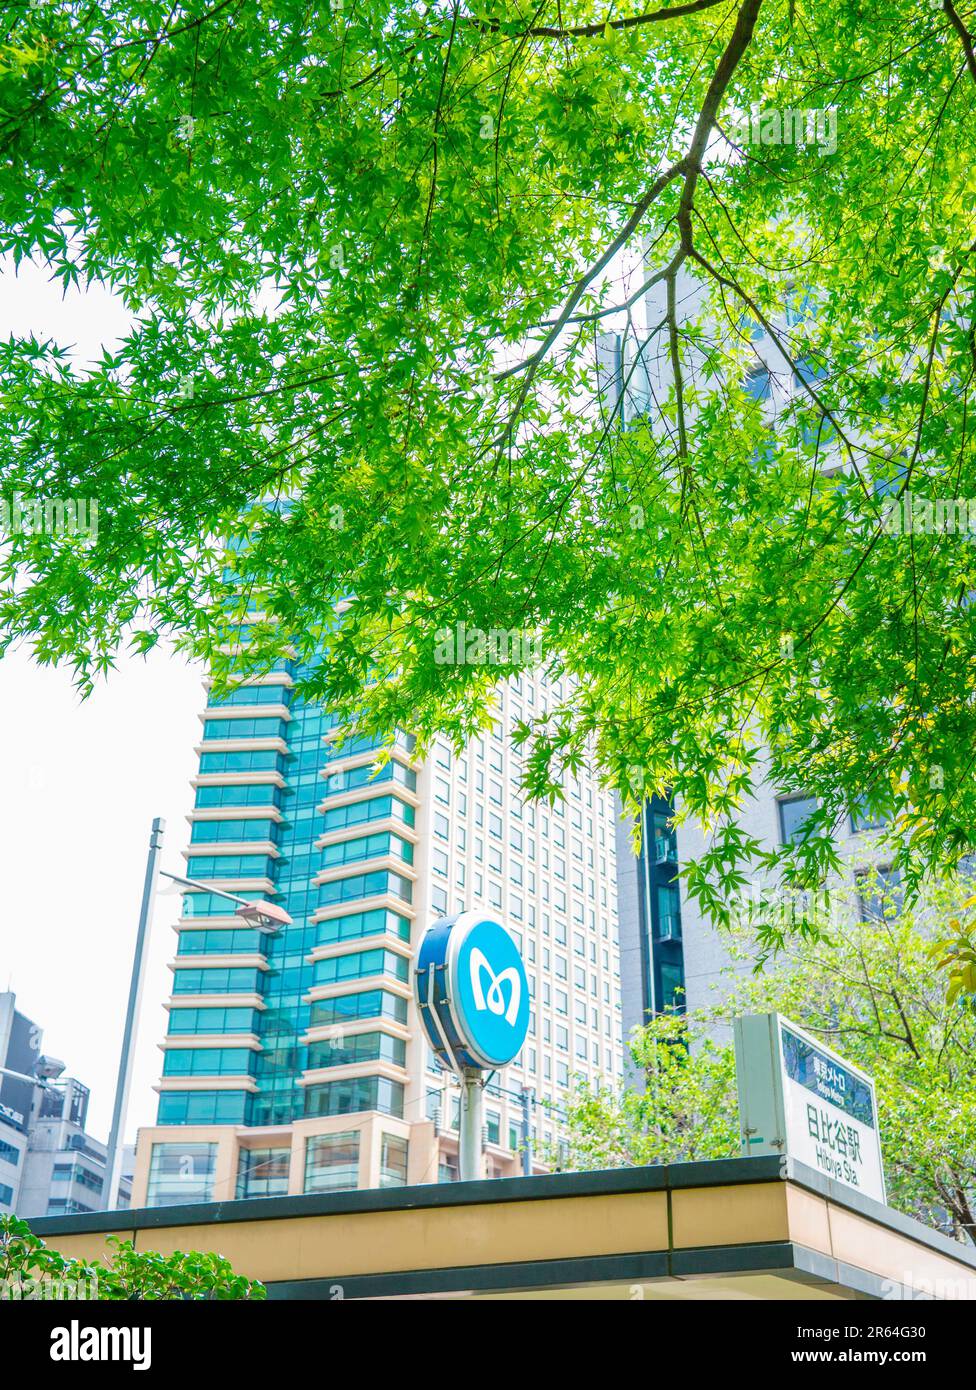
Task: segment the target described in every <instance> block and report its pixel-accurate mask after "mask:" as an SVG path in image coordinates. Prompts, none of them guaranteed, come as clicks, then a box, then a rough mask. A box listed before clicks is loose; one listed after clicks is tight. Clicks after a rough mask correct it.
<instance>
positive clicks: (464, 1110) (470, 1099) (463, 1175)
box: [458, 1067, 484, 1182]
mask: <svg viewBox="0 0 976 1390" xmlns="http://www.w3.org/2000/svg"><path fill="white" fill-rule="evenodd" d="M481 1101H482V1095H481V1072H480V1071H477V1070H475V1069H473V1068H471V1067H465V1068H464V1070H463V1071H462V1073H461V1128H460V1131H459V1136H458V1141H459V1150H460V1151H459V1154H458V1170H459V1177H460V1179H461V1182H477V1181H478V1180H479V1179H480V1178H482V1177H483V1176H484V1174H483V1173H482V1171H481V1157H482V1155H481V1125H482V1119H481Z"/></svg>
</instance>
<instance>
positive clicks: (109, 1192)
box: [104, 816, 166, 1211]
mask: <svg viewBox="0 0 976 1390" xmlns="http://www.w3.org/2000/svg"><path fill="white" fill-rule="evenodd" d="M165 829H166V822H165V821H164V820H163V819H162V818H161V817H160V816H157V817H156V819H155V820H154V821H153V823H152V833H151V835H150V836H149V854H148V857H147V859H146V878H145V881H144V883H143V888H142V910H141V911H140V913H139V930H138V932H137V933H136V949H135V955H134V956H133V958H132V978H131V980H130V981H129V1004H128V1008H127V1009H126V1014H125V1031H124V1032H123V1034H122V1054H121V1056H120V1057H119V1075H118V1080H117V1081H116V1083H115V1106H114V1108H113V1110H112V1129H111V1132H110V1134H109V1136H108V1153H107V1155H106V1168H107V1170H108V1171H107V1173H106V1181H105V1194H104V1195H105V1202H104V1210H105V1211H114V1210H115V1208H116V1206H117V1205H118V1194H119V1179H120V1178H121V1176H122V1142H123V1138H124V1135H123V1130H124V1128H125V1115H126V1111H127V1109H128V1107H129V1086H130V1084H131V1082H132V1061H133V1052H132V1044H133V1042H134V1041H135V1035H136V1024H137V1022H138V1019H139V1004H140V1001H141V999H142V984H143V980H144V978H145V974H146V941H147V939H148V937H149V929H150V926H151V925H152V913H153V903H154V901H155V897H156V872H157V864H158V862H159V853H160V850H161V849H162V845H163V831H164V830H165Z"/></svg>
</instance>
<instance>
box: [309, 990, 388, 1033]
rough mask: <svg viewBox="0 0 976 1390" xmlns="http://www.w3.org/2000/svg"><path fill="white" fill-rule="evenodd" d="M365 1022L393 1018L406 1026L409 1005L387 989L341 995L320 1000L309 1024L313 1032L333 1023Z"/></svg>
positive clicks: (313, 1007) (314, 1008)
mask: <svg viewBox="0 0 976 1390" xmlns="http://www.w3.org/2000/svg"><path fill="white" fill-rule="evenodd" d="M364 1018H391V1019H393V1020H394V1022H396V1023H406V1021H407V1001H406V1000H405V999H401V998H400V996H399V995H398V994H390V993H389V992H388V991H387V990H385V989H366V990H361V991H360V992H359V993H358V994H338V995H336V996H335V998H333V999H319V1000H317V1001H316V1002H315V1003H314V1004H313V1005H312V1011H311V1018H310V1020H309V1022H310V1026H311V1027H313V1028H324V1027H328V1026H329V1025H330V1024H333V1023H348V1022H351V1021H353V1020H355V1019H364Z"/></svg>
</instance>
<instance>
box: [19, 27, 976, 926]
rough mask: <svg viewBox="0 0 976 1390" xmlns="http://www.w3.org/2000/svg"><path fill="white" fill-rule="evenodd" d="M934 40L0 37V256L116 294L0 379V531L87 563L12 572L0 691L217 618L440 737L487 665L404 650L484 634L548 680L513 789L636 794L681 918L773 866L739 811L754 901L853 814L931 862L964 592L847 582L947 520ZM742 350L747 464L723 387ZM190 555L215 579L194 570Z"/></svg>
mask: <svg viewBox="0 0 976 1390" xmlns="http://www.w3.org/2000/svg"><path fill="white" fill-rule="evenodd" d="M973 22H974V11H973V9H972V7H971V6H970V7H967V6H966V5H964V4H961V3H960V4H958V5H955V4H953V3H952V0H945V3H942V4H923V3H919V0H881V3H872V4H867V3H864V2H863V0H835V3H831V4H830V5H824V4H814V3H811V0H741V3H737V0H694V2H693V3H688V4H678V5H673V6H671V7H669V8H663V9H657V10H650V11H643V10H642V9H641V8H640V6H639V4H635V0H622V3H621V4H618V5H614V6H611V5H609V4H605V3H603V0H562V2H561V3H548V0H540V3H539V4H538V5H537V6H535V7H532V6H525V7H523V6H522V5H520V4H519V3H517V0H438V2H437V3H430V4H423V3H418V0H344V2H343V0H333V3H332V5H331V7H330V5H328V4H326V3H315V2H314V0H313V3H308V0H215V2H214V3H209V0H183V3H177V4H175V5H174V4H171V3H170V0H111V3H108V0H101V3H95V4H92V3H89V0H61V2H60V3H56V4H55V3H35V0H9V3H7V4H6V5H5V6H4V7H3V13H2V17H0V26H2V28H3V30H4V32H3V35H2V38H0V148H2V153H3V166H2V175H0V178H2V182H0V252H3V253H6V255H7V258H8V260H7V264H8V266H9V265H14V264H17V263H20V262H21V261H23V260H24V259H25V258H31V257H33V258H34V259H35V260H38V261H40V262H42V263H43V262H46V263H47V265H48V266H49V267H50V268H51V272H52V273H53V274H54V275H55V276H56V277H59V278H60V279H61V280H63V281H64V283H65V284H66V285H69V284H71V283H73V282H75V281H78V282H79V283H84V282H86V281H90V280H94V281H100V282H102V283H104V284H105V285H107V286H110V287H111V288H112V289H113V290H114V291H115V292H116V293H117V294H118V295H120V296H122V297H123V298H124V301H125V303H126V305H127V306H128V308H129V310H130V311H131V314H132V319H133V327H132V331H131V334H130V336H129V337H128V338H127V339H126V341H125V342H124V343H122V344H121V345H120V346H119V347H118V348H115V349H112V350H111V351H106V354H105V356H104V357H103V359H102V360H101V361H100V362H98V363H97V364H95V365H94V366H93V367H92V368H91V369H90V370H86V369H84V368H82V367H79V366H78V365H76V364H73V363H72V361H71V360H70V359H69V357H68V356H66V355H65V353H64V352H63V351H62V350H61V348H59V347H58V346H57V345H56V344H53V343H50V342H40V341H35V340H31V339H20V340H16V339H15V340H12V341H10V342H8V343H6V344H5V345H2V346H0V410H2V417H3V426H4V428H3V444H2V446H0V447H2V450H3V453H2V479H3V494H4V496H5V497H7V498H12V497H13V496H14V495H15V494H18V495H20V496H22V497H24V498H27V499H32V498H33V499H36V498H61V499H65V498H73V497H85V498H94V499H96V500H97V502H98V507H99V532H98V539H97V542H95V543H94V544H90V543H89V540H88V539H87V538H85V537H82V536H79V535H74V536H72V535H69V534H52V533H51V531H50V530H41V531H35V532H32V533H27V532H17V533H15V534H13V535H12V536H11V537H10V540H9V544H8V545H7V546H5V547H4V548H3V550H2V552H0V644H2V643H9V642H11V641H14V640H17V639H18V638H21V637H27V638H28V639H30V640H31V641H33V642H34V643H35V644H36V650H37V652H38V654H39V656H40V658H41V659H42V660H54V659H67V660H69V661H72V662H74V663H75V665H76V668H77V671H78V674H79V679H80V681H81V684H82V685H83V686H85V685H86V684H87V683H88V682H90V680H91V679H93V678H94V677H95V676H96V675H97V674H98V673H99V672H100V671H102V670H104V669H106V668H107V667H108V666H109V665H110V663H111V660H112V657H113V654H114V653H115V652H116V651H118V649H119V647H120V646H121V645H124V644H126V643H130V642H131V643H134V645H135V646H136V648H137V649H142V650H144V649H147V648H149V647H150V646H152V645H153V644H154V643H155V642H157V641H158V640H159V639H160V637H161V635H162V634H163V633H165V632H167V631H175V633H176V634H177V635H178V636H179V637H180V639H181V640H182V641H183V642H184V643H185V644H186V645H187V646H188V647H189V648H191V649H192V650H194V651H195V652H197V653H199V654H202V655H204V656H207V657H208V658H211V659H217V660H218V663H219V652H218V650H217V649H218V647H220V646H221V645H222V644H223V643H224V642H225V641H226V639H227V638H228V637H232V636H233V635H234V634H235V631H236V624H237V620H238V619H239V618H240V617H241V616H243V607H242V604H243V601H242V600H240V598H239V593H240V589H239V587H238V586H241V585H242V587H243V592H244V594H245V595H246V602H247V605H248V611H249V612H250V613H251V615H252V616H253V615H255V614H264V615H266V616H267V621H266V622H258V623H256V624H255V625H254V627H253V631H252V635H251V646H252V653H253V658H254V660H255V661H265V660H270V659H271V657H272V656H273V655H274V654H275V653H276V652H277V651H278V650H279V649H280V644H281V641H282V633H283V632H285V631H286V632H287V633H288V634H289V636H290V638H291V639H292V640H293V642H294V644H295V646H296V647H297V649H298V650H299V653H300V654H305V655H309V654H311V653H314V652H315V651H316V650H319V649H320V647H321V644H322V643H323V641H324V640H325V638H326V636H327V634H329V633H330V631H332V629H333V628H335V631H334V634H333V636H332V637H331V638H330V639H329V640H330V655H329V659H328V661H327V662H325V663H323V664H322V666H321V667H320V671H319V675H318V677H317V678H316V681H315V683H314V686H312V687H310V688H309V689H310V691H313V692H317V693H320V694H322V695H323V696H326V697H327V698H328V699H330V700H333V701H336V702H337V703H338V704H339V706H340V708H342V709H344V710H345V712H346V713H347V714H349V715H350V716H355V717H356V718H357V719H358V720H359V721H360V723H362V724H363V725H366V726H371V727H374V728H378V729H384V730H386V729H389V728H391V727H393V726H395V725H401V726H404V725H405V726H409V727H410V728H412V729H413V730H414V731H415V732H417V733H418V734H419V735H421V737H424V736H427V735H429V734H430V732H431V731H432V730H433V729H435V728H442V729H446V730H448V731H450V732H451V733H453V734H454V735H456V736H457V737H458V738H460V737H462V736H463V735H464V734H465V733H466V732H468V731H470V729H471V728H472V727H473V726H474V725H475V724H477V723H478V722H479V721H481V720H483V719H484V717H485V704H486V700H487V696H488V692H489V691H490V688H491V686H492V684H493V682H494V681H495V680H496V679H497V677H498V676H499V675H500V674H504V673H507V672H508V671H509V670H511V669H513V665H512V664H511V663H510V664H508V665H505V666H503V667H501V668H500V667H497V666H494V667H492V666H486V665H483V664H465V663H455V664H439V663H438V662H437V661H436V660H435V651H436V647H437V634H438V631H439V630H440V629H442V628H444V627H447V628H450V629H454V627H455V625H456V624H457V623H461V622H463V623H465V624H467V625H468V626H469V627H471V628H476V629H480V630H483V631H488V630H490V629H502V630H505V631H508V632H520V631H523V630H525V631H527V632H531V633H533V634H536V635H537V636H538V638H539V639H540V641H541V646H542V652H543V658H544V661H545V662H546V663H547V664H548V665H549V666H550V667H551V668H552V670H553V671H554V672H565V673H567V674H568V675H570V676H571V677H572V678H573V680H572V681H571V682H567V686H566V687H565V688H564V698H563V701H562V703H561V704H560V706H559V707H558V708H556V709H553V710H550V711H548V713H547V717H546V718H545V719H544V720H543V721H542V722H540V723H538V724H536V725H535V726H534V727H533V728H531V729H526V730H525V731H524V732H525V736H526V737H527V738H528V739H529V740H530V742H531V745H532V748H533V761H532V773H531V789H532V790H533V791H535V792H538V793H541V794H548V793H550V792H552V791H553V789H554V788H555V786H556V784H557V782H558V780H559V775H560V772H561V769H562V768H563V767H564V766H566V765H567V764H568V765H569V766H573V765H574V764H577V763H578V762H579V761H580V760H581V759H583V758H587V757H591V756H596V757H597V758H598V760H599V762H600V765H601V766H602V767H603V768H604V769H605V770H606V772H607V775H608V776H609V777H610V778H611V779H612V781H613V782H614V783H615V784H616V785H617V786H619V787H620V788H621V790H622V791H623V792H624V795H625V798H627V799H629V800H630V801H631V804H633V800H634V799H635V798H639V797H640V796H641V795H642V794H643V793H644V792H645V791H647V790H648V789H649V788H652V787H655V788H659V789H660V788H664V787H670V788H673V789H674V792H675V795H676V796H677V798H678V802H679V806H680V810H681V814H683V815H698V816H702V817H703V818H705V819H706V820H707V822H708V824H709V826H710V827H711V828H712V829H713V830H714V837H713V839H712V841H711V845H710V849H709V852H708V854H707V856H706V858H705V859H704V860H703V861H702V862H701V864H700V865H699V866H698V868H697V869H696V870H694V871H693V873H692V876H691V879H690V888H691V891H692V892H693V893H694V894H696V895H697V896H698V897H699V898H701V900H702V901H703V903H704V904H705V905H706V906H708V907H709V908H714V909H715V910H720V909H721V905H722V902H723V900H724V898H725V896H726V895H727V894H730V893H734V892H735V890H736V887H737V884H738V883H739V882H740V881H741V875H742V874H744V873H746V872H748V871H749V870H750V868H755V867H758V866H762V865H763V864H768V863H769V854H768V852H767V851H766V850H764V849H763V847H762V846H761V845H760V844H759V843H758V842H756V841H754V840H753V839H751V838H750V837H749V836H748V835H746V834H745V833H743V832H742V830H741V829H739V828H737V827H736V824H735V821H734V812H735V810H736V808H737V806H738V805H739V803H740V801H741V798H742V797H743V795H744V794H746V792H747V790H748V788H749V786H750V785H752V784H754V783H755V781H756V780H757V779H758V778H760V777H761V776H764V775H767V774H768V776H769V777H770V778H771V779H772V780H773V782H774V783H775V784H776V785H777V786H779V787H781V788H783V789H793V788H798V787H803V788H805V789H807V790H809V791H810V792H813V793H816V794H817V795H818V796H819V797H820V801H821V810H820V813H819V818H818V820H817V822H816V823H815V824H814V825H813V826H812V827H811V829H812V831H813V832H814V833H812V834H811V835H810V836H809V837H808V838H807V839H806V840H805V841H804V842H803V844H801V845H800V846H799V847H793V849H791V850H790V851H789V852H788V855H789V861H790V862H789V863H786V864H785V865H783V867H784V869H785V871H786V873H787V876H788V877H792V878H793V879H794V880H797V881H800V880H803V881H806V882H817V881H819V880H820V879H821V878H822V877H823V875H824V874H825V872H826V871H827V870H828V869H829V867H830V865H831V863H832V860H833V856H834V850H833V847H832V840H831V830H832V827H833V825H834V824H835V822H836V821H837V820H838V818H839V817H841V816H843V815H844V814H846V812H847V810H848V808H849V807H850V805H851V804H852V803H853V802H854V801H856V800H858V799H861V798H865V799H866V800H867V801H868V803H869V804H870V805H871V807H872V808H873V809H875V810H878V811H880V812H884V813H885V814H887V815H889V816H890V817H891V818H892V819H893V820H894V821H895V823H896V827H897V830H898V832H899V845H900V847H901V853H902V855H903V857H904V859H905V863H904V864H903V867H904V868H905V869H906V870H909V871H910V872H921V871H922V870H923V869H925V868H926V867H930V866H932V865H943V864H946V863H948V862H950V861H952V860H954V859H955V857H956V856H957V855H958V854H959V853H960V852H962V851H964V850H966V849H971V848H972V847H973V845H974V840H976V778H974V765H976V705H974V701H973V697H972V689H973V679H974V659H976V625H974V620H973V609H972V607H971V606H970V605H969V595H970V594H971V592H972V591H973V590H974V589H976V551H974V549H973V547H972V545H971V544H970V543H969V539H968V533H967V534H965V535H962V534H957V533H955V532H951V531H947V530H946V529H945V528H944V527H941V528H939V527H937V528H936V529H935V530H929V531H924V530H919V532H918V533H915V532H913V533H911V534H901V535H893V534H890V528H886V526H885V518H884V513H883V510H882V498H881V497H880V496H879V495H878V492H877V488H878V487H879V486H880V487H885V488H888V489H890V490H893V491H894V493H895V494H896V495H898V496H901V495H902V494H906V495H908V496H909V497H910V496H917V497H923V498H929V499H945V498H962V499H967V498H970V497H973V498H976V455H974V449H973V426H972V416H973V407H972V402H971V399H970V398H971V395H972V392H973V381H974V371H976V346H974V336H973V294H974V289H976V280H974V265H973V253H974V244H976V212H974V192H976V123H974V121H973V119H972V114H973V103H974V98H976V54H974V49H973V40H972V37H971V33H972V25H973ZM753 110H755V111H756V112H758V113H762V112H766V111H769V110H774V111H779V112H782V111H791V110H799V111H804V112H806V111H810V112H818V111H819V112H820V113H821V114H823V113H825V112H827V111H831V112H834V117H833V119H835V121H836V148H834V149H831V148H830V146H831V145H832V144H833V141H826V142H821V144H820V145H812V144H810V143H809V142H806V143H805V142H802V141H799V140H794V141H793V142H792V143H781V144H769V143H761V142H756V141H755V140H754V139H752V138H751V137H750V138H746V135H745V134H744V131H745V130H746V127H745V126H743V124H742V117H743V115H745V114H747V113H750V112H752V111H753ZM618 253H619V255H618ZM624 253H627V254H629V255H630V256H631V259H632V261H633V258H634V257H635V256H637V255H638V253H640V255H642V257H643V261H642V264H641V266H640V271H639V273H638V274H637V275H636V277H635V279H634V280H633V281H632V282H631V283H630V285H629V287H628V289H627V290H626V291H621V290H620V287H619V284H618V283H617V282H616V281H615V280H612V278H610V279H608V276H609V275H610V272H611V271H615V267H616V266H617V265H618V264H619V263H620V256H622V255H623V254H624ZM652 282H653V286H654V288H655V289H656V291H657V292H659V293H660V294H661V295H662V296H663V303H664V306H665V311H664V313H663V315H662V317H661V321H660V323H659V324H657V325H656V326H651V331H650V340H649V341H648V343H647V344H646V346H645V349H644V351H645V354H646V356H647V358H648V360H651V359H653V361H654V362H655V363H658V364H661V365H662V369H663V370H666V374H667V375H666V382H667V384H666V385H665V386H664V387H662V388H661V389H660V391H659V392H658V393H657V394H656V395H655V397H654V399H653V401H652V403H651V406H650V408H649V410H648V411H647V412H646V414H645V415H644V417H643V419H642V421H641V422H639V423H638V424H637V425H636V426H635V427H634V428H631V429H629V430H626V431H621V430H620V429H619V428H618V427H617V424H616V423H615V421H614V420H613V419H608V418H606V413H605V410H604V406H605V401H604V399H603V398H602V397H601V396H600V393H599V391H598V386H597V381H596V379H595V372H594V366H593V362H594V349H595V340H596V336H597V334H598V333H599V331H600V330H601V328H603V327H604V326H606V325H608V324H610V325H614V326H616V328H617V329H618V330H620V329H622V328H623V327H626V329H627V332H628V333H629V334H630V336H631V357H633V352H634V338H633V334H634V332H635V331H636V330H635V329H634V324H633V322H632V318H631V315H632V313H633V312H635V311H636V307H637V306H638V301H639V299H640V297H641V295H640V292H641V291H642V290H643V289H644V288H645V287H646V286H648V285H651V284H652ZM692 290H694V291H696V293H697V296H698V297H697V298H696V297H695V295H693V294H692V293H691V292H692ZM621 295H623V299H622V300H621V297H620V296H621ZM611 308H613V309H615V310H616V313H615V314H614V315H610V314H608V313H607V312H606V311H607V310H608V309H611ZM756 326H760V327H762V328H764V329H765V330H766V332H767V335H768V337H769V340H770V341H772V342H773V344H774V345H775V350H776V352H777V354H778V358H777V360H778V361H779V363H780V367H781V370H780V373H779V375H780V376H781V377H782V384H783V385H784V387H786V386H789V387H790V391H789V393H787V394H784V395H783V397H782V400H780V402H779V403H780V405H781V407H782V408H780V409H779V410H778V411H777V412H776V413H775V416H774V417H773V416H772V415H771V413H770V411H769V410H768V409H766V408H765V407H764V405H763V404H762V403H761V402H759V401H757V400H756V399H755V398H754V396H753V394H751V393H750V392H749V391H748V390H745V389H743V388H744V384H745V382H746V378H747V376H748V373H749V371H750V368H751V367H753V366H754V365H755V360H754V354H753V346H752V337H751V330H752V329H753V328H754V327H756ZM825 464H829V465H830V467H825V466H824V465H825ZM284 497H287V498H289V499H291V503H292V505H290V506H289V507H288V508H287V509H281V508H274V507H272V508H268V507H266V506H261V507H260V508H259V507H258V506H257V505H256V504H257V503H258V502H259V501H263V502H267V500H268V499H271V500H274V499H278V498H284ZM226 535H231V536H237V537H243V536H245V535H247V536H249V537H250V543H249V545H248V547H247V549H246V552H245V553H243V554H240V555H238V556H237V557H236V558H235V559H234V560H233V562H232V563H231V564H230V565H229V566H228V564H227V563H226V561H225V559H224V557H223V556H221V554H220V553H219V549H220V547H219V546H218V545H217V538H218V537H222V536H226ZM228 568H229V569H230V571H231V573H229V574H228V573H227V569H228ZM228 585H229V587H226V586H228ZM350 594H352V595H355V599H354V601H353V602H352V603H350V604H349V606H348V607H347V608H346V609H345V611H344V612H343V614H342V616H341V619H340V620H339V622H338V625H337V627H336V623H335V618H334V605H335V601H336V599H337V597H339V596H342V595H350ZM514 664H515V665H517V662H516V663H514ZM379 678H382V679H379ZM369 682H372V684H371V686H370V689H369V691H368V694H365V695H364V685H365V684H366V683H369ZM764 750H767V751H765V752H764Z"/></svg>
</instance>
